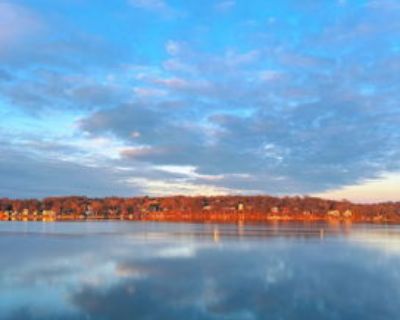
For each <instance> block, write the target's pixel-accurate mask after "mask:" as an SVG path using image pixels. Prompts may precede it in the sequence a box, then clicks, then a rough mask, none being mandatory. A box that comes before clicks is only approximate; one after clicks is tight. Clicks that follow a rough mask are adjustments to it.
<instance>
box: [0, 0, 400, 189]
mask: <svg viewBox="0 0 400 320" xmlns="http://www.w3.org/2000/svg"><path fill="white" fill-rule="evenodd" d="M0 5H3V6H6V7H7V8H9V7H10V6H11V5H10V4H9V3H8V2H4V3H3V2H2V3H0ZM82 6H84V4H80V3H75V4H74V5H73V8H75V9H76V10H78V9H82ZM12 8H13V10H23V12H24V15H19V18H20V19H24V21H25V25H28V26H29V24H31V23H33V22H32V21H33V20H32V19H33V17H38V16H41V17H42V16H43V18H42V19H43V20H44V21H46V19H45V18H47V21H46V22H47V23H48V24H51V22H52V21H53V20H52V19H54V16H52V15H48V16H45V15H44V14H41V15H39V12H41V10H44V8H42V7H37V8H28V7H26V8H25V7H22V6H21V7H15V8H14V7H12ZM16 8H18V9H16ZM56 8H57V5H54V7H50V8H46V10H47V11H51V10H55V9H56ZM253 9H254V10H253ZM255 9H259V10H255ZM8 10H9V11H10V9H8ZM35 10H36V12H35ZM72 11H73V10H72ZM202 11H207V12H208V13H209V21H207V20H205V19H204V18H202V17H200V16H199V13H200V12H202ZM25 12H26V13H25ZM28 12H29V14H28ZM95 12H96V18H95V19H96V21H97V19H101V18H103V19H108V21H109V22H110V23H111V22H119V23H120V31H112V30H107V31H106V30H104V29H102V27H101V26H100V25H97V24H96V23H94V24H93V23H90V21H84V22H83V27H84V28H83V29H82V28H81V29H80V30H79V31H78V29H74V27H71V25H70V24H69V21H68V19H70V18H71V17H73V16H74V15H76V13H74V14H73V15H72V16H68V15H67V16H64V17H63V19H62V20H61V23H60V24H59V25H58V27H57V29H58V30H65V31H66V32H67V34H68V35H70V37H69V41H68V43H67V44H66V45H63V46H59V47H58V48H59V49H60V50H58V51H55V50H54V48H55V46H58V43H61V40H62V37H60V36H56V35H55V34H52V32H51V28H49V26H48V27H47V28H45V29H46V30H47V31H46V33H45V34H43V31H40V30H39V29H37V30H36V31H35V28H28V29H29V32H36V33H37V34H36V36H39V38H40V41H39V40H37V41H35V42H34V43H33V44H32V43H30V42H26V43H24V44H23V46H24V50H23V51H18V49H17V48H15V49H13V50H14V51H15V54H14V55H13V56H3V57H2V59H3V62H4V63H3V65H4V67H3V68H2V69H1V70H0V107H1V108H3V111H2V114H3V115H4V117H5V118H4V119H3V120H2V122H0V124H1V125H2V127H1V130H2V132H3V135H4V136H7V137H8V139H9V140H8V142H9V144H10V145H12V146H13V148H14V149H15V148H19V147H18V146H21V141H23V142H27V141H28V142H29V141H30V142H32V141H31V140H35V144H32V143H29V150H28V151H25V152H29V153H32V152H33V153H37V152H39V151H40V147H39V146H41V145H46V144H48V143H49V142H50V143H52V144H56V145H59V148H58V149H57V151H56V152H54V151H53V153H51V154H50V153H49V152H46V151H42V152H41V159H42V160H41V161H46V160H45V159H46V157H47V159H51V156H54V154H56V155H57V156H58V157H60V158H61V159H63V160H65V159H67V160H68V161H69V163H70V164H71V165H73V166H84V167H85V168H89V167H88V166H89V165H90V166H97V167H101V168H103V170H105V172H107V174H106V176H108V177H109V178H108V181H109V183H110V185H115V186H116V189H114V192H115V193H120V191H119V190H120V189H119V188H120V187H121V186H120V184H121V183H122V188H126V189H127V190H129V192H127V193H154V194H160V193H165V192H166V190H176V191H177V192H176V193H181V192H182V193H204V192H205V193H226V192H244V193H263V192H268V193H278V194H283V193H303V194H304V193H321V192H324V191H327V190H334V189H337V188H341V187H344V186H348V185H357V184H360V183H363V181H366V180H368V179H377V178H379V177H381V176H382V175H384V174H385V175H387V174H390V173H395V172H398V170H399V169H400V168H399V166H400V163H399V161H398V159H399V156H400V155H399V153H400V145H399V144H400V142H399V141H400V139H399V138H400V130H399V129H398V127H399V124H400V108H399V104H398V101H399V98H400V97H399V92H400V91H399V83H400V81H399V80H400V79H399V74H400V64H399V61H400V59H399V56H400V44H399V39H400V37H399V36H400V34H399V30H400V25H399V22H398V21H400V19H398V18H399V16H400V10H399V8H398V6H396V5H395V4H394V3H393V2H390V1H382V2H381V1H380V2H379V3H378V2H374V1H359V2H354V3H348V2H344V1H338V2H337V3H334V2H333V3H331V4H316V3H314V2H311V1H307V2H304V4H302V5H296V4H293V2H290V1H287V2H286V1H284V2H279V4H278V2H277V3H276V6H274V5H273V4H270V5H267V4H262V3H261V2H260V3H255V4H254V5H252V8H251V10H247V11H246V10H244V3H242V2H241V1H236V2H234V1H222V2H220V3H218V4H215V3H214V2H213V3H211V2H210V3H208V2H207V3H205V4H204V6H203V7H201V8H200V7H197V6H195V5H193V6H192V5H189V4H188V5H184V6H173V5H172V2H171V3H168V2H164V1H136V0H135V1H129V2H128V3H124V4H118V5H115V6H111V7H110V8H109V11H108V13H106V11H104V8H101V7H98V8H95ZM260 12H263V13H262V14H261V13H260ZM315 12H318V13H319V14H318V15H315ZM149 13H151V16H148V14H149ZM178 13H179V14H178ZM8 15H10V14H8ZM157 16H159V17H158V18H156V17H157ZM116 17H117V18H116ZM145 17H147V18H146V19H145V20H143V19H144V18H145ZM132 19H136V20H137V21H143V26H142V27H146V26H147V25H146V24H147V23H151V21H153V20H154V19H158V20H159V22H160V21H161V23H162V25H163V26H164V33H162V34H158V33H157V32H158V31H159V30H155V29H154V31H152V29H148V30H149V31H148V37H147V38H148V39H147V40H144V41H143V38H141V36H140V35H139V33H137V34H138V35H136V33H135V32H134V33H133V34H132V35H131V34H128V33H126V32H125V31H124V30H128V29H129V28H133V29H132V30H139V29H140V28H139V27H138V25H137V24H136V25H132ZM11 20H12V19H11ZM11 20H10V19H8V20H6V21H11ZM145 21H146V22H145ZM217 21H218V22H219V23H217ZM8 23H11V22H8ZM41 23H42V24H44V22H41ZM22 25H24V24H22ZM50 27H51V25H50ZM31 29H32V30H31ZM82 30H83V32H82ZM40 32H42V34H41V35H40ZM232 32H234V34H232ZM38 33H39V35H38ZM156 33H157V34H158V35H157V36H156ZM12 36H13V37H19V38H21V39H22V38H23V37H25V36H26V34H25V32H22V31H21V32H20V31H18V33H15V34H13V35H12ZM7 37H8V38H10V37H11V35H8V36H7ZM7 37H5V36H2V35H1V34H0V41H2V42H3V43H5V41H6V40H4V39H8V38H7ZM2 39H3V40H2ZM138 40H141V41H140V42H136V41H138ZM7 41H8V40H7ZM39 43H40V44H41V46H40V47H39V46H38V44H39ZM29 54H31V57H32V59H28V58H27V57H28V55H29ZM17 58H18V59H17ZM54 113H55V114H63V116H62V119H61V120H60V123H59V125H55V124H54V123H52V122H50V121H51V120H50V119H52V117H54ZM49 114H51V115H52V116H49ZM64 118H65V119H64ZM24 122H29V123H30V124H31V123H34V124H35V126H37V127H40V129H33V130H34V131H35V132H34V136H35V138H34V139H33V138H32V137H30V136H29V130H27V129H26V128H23V123H24ZM43 128H45V129H43ZM67 128H68V129H67ZM44 134H46V136H44ZM98 141H108V143H106V144H101V143H100V144H99V143H97V142H98ZM25 145H26V143H25ZM65 145H69V147H71V145H73V148H74V150H76V151H75V152H72V153H71V151H70V150H69V149H68V148H63V146H64V147H65ZM88 146H90V147H88ZM18 152H22V151H21V150H18ZM3 157H4V156H3ZM6 161H7V159H4V163H7V162H6ZM5 165H7V166H8V164H5ZM49 165H50V164H49ZM116 168H117V169H118V170H117V171H118V174H114V173H113V172H115V171H116ZM88 170H89V171H90V169H88ZM7 171H9V172H10V173H12V172H15V173H17V172H20V171H18V169H16V168H15V169H14V168H13V167H11V166H10V170H7ZM102 172H103V171H102ZM139 172H140V173H139ZM108 174H109V175H108ZM88 175H89V176H90V175H91V174H89V173H88ZM14 176H15V177H14ZM83 176H85V175H83ZM12 177H14V178H12ZM10 179H11V181H13V180H12V179H16V181H22V180H23V179H24V176H23V175H19V176H18V174H15V175H13V174H10V175H9V176H7V180H8V181H10ZM18 179H19V180H18ZM60 180H61V181H62V180H63V179H62V178H61V179H60ZM94 180H95V179H94ZM16 183H17V182H16ZM79 184H80V183H79ZM101 185H102V183H101V182H99V188H98V190H97V191H98V193H99V194H103V193H104V192H103V190H102V189H101ZM117 185H118V187H117ZM94 188H95V190H94V193H96V192H97V191H96V187H94ZM14 190H15V191H13V190H12V191H11V192H10V193H7V192H5V195H11V196H13V195H16V196H19V195H24V192H23V191H17V190H18V187H17V186H16V187H15V189H14ZM19 190H22V188H19ZM46 190H48V191H46ZM51 190H54V188H53V186H52V185H51V184H48V185H47V187H46V183H45V184H44V187H43V191H41V192H38V193H39V194H46V193H52V192H51ZM65 190H66V193H70V192H68V190H69V189H68V187H66V189H65ZM84 190H85V189H82V192H84V193H85V192H86V191H84ZM77 191H78V192H79V191H80V189H77ZM172 193H173V192H172ZM121 194H122V193H121Z"/></svg>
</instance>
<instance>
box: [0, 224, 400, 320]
mask: <svg viewBox="0 0 400 320" xmlns="http://www.w3.org/2000/svg"><path fill="white" fill-rule="evenodd" d="M388 248H389V249H388ZM398 248H400V228H399V227H398V226H379V225H353V226H351V225H342V224H334V225H329V224H293V223H286V224H282V223H279V224H278V223H276V224H269V225H245V224H241V225H214V224H203V225H202V224H161V223H118V222H100V223H55V224H43V223H0V250H1V252H2V259H0V268H1V274H0V319H7V320H8V319H27V320H29V319H45V320H46V319H71V320H75V319H371V320H372V319H374V320H375V319H391V320H393V319H398V318H399V310H400V268H399V266H400V250H398Z"/></svg>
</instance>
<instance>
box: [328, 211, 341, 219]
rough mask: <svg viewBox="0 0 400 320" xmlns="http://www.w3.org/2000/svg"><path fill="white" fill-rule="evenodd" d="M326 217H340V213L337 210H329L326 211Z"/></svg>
mask: <svg viewBox="0 0 400 320" xmlns="http://www.w3.org/2000/svg"><path fill="white" fill-rule="evenodd" d="M328 216H330V217H340V211H339V210H329V211H328Z"/></svg>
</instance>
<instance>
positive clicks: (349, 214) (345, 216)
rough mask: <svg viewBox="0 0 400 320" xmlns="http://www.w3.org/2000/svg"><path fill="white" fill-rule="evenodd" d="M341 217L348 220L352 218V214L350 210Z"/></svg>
mask: <svg viewBox="0 0 400 320" xmlns="http://www.w3.org/2000/svg"><path fill="white" fill-rule="evenodd" d="M342 215H343V217H344V218H350V217H352V216H353V212H351V210H346V211H345V212H343V214H342Z"/></svg>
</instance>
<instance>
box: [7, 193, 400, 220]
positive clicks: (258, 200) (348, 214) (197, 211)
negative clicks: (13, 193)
mask: <svg viewBox="0 0 400 320" xmlns="http://www.w3.org/2000/svg"><path fill="white" fill-rule="evenodd" d="M41 216H50V217H54V220H56V219H60V220H62V219H65V220H67V219H129V220H135V219H136V220H140V219H143V220H146V219H147V220H220V219H222V220H229V219H231V220H238V219H241V220H246V219H247V220H263V219H286V220H290V219H301V220H306V219H310V220H315V219H326V218H332V219H335V218H336V219H351V220H360V221H396V222H397V221H400V202H386V203H378V204H355V203H351V202H349V201H345V200H343V201H333V200H326V199H321V198H316V197H282V198H281V197H271V196H214V197H201V196H198V197H186V196H172V197H159V198H152V197H135V198H118V197H109V198H87V197H80V196H72V197H51V198H45V199H43V200H37V199H25V200H15V199H7V198H4V199H0V217H1V218H2V220H19V219H22V218H25V219H26V220H30V219H33V218H32V217H41Z"/></svg>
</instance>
